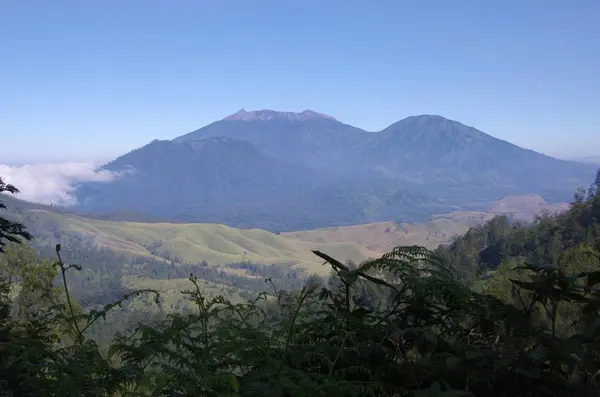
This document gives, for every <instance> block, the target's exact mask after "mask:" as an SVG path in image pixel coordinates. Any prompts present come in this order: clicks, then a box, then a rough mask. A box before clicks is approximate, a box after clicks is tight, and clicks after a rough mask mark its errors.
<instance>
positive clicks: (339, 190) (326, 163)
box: [77, 110, 596, 231]
mask: <svg viewBox="0 0 600 397" xmlns="http://www.w3.org/2000/svg"><path fill="white" fill-rule="evenodd" d="M307 112H308V113H307ZM236 115H237V116H236ZM229 118H230V119H228V118H227V117H226V118H225V119H224V120H219V121H215V122H213V123H210V124H208V125H207V126H205V127H203V128H201V129H199V130H196V131H193V132H191V133H188V134H185V135H182V136H179V137H177V138H175V139H172V140H170V141H153V142H151V143H150V144H148V145H146V146H144V147H142V148H140V149H136V150H134V151H132V152H130V153H127V154H125V155H124V156H120V157H119V158H117V159H115V160H114V161H112V162H110V163H108V164H106V165H105V166H103V169H109V170H111V171H115V172H122V171H124V170H130V171H131V170H136V172H133V173H132V172H130V173H127V174H126V177H125V178H118V179H117V180H115V181H112V182H109V183H102V184H100V183H95V184H94V183H87V184H82V185H81V186H80V187H79V188H78V190H77V198H78V201H79V204H78V206H79V209H80V210H82V211H87V212H98V211H102V212H103V213H113V214H114V213H119V212H122V213H132V212H135V211H138V212H140V213H142V214H144V215H150V216H154V217H156V216H159V215H160V217H161V218H166V219H167V220H171V221H178V222H216V223H225V224H228V225H230V226H235V227H260V228H266V229H268V230H271V231H290V230H299V229H313V228H317V227H327V226H345V225H351V224H356V223H368V222H378V221H390V220H392V221H404V222H407V221H411V222H412V221H417V220H423V219H427V217H429V216H431V215H432V214H434V213H441V212H452V211H457V210H469V209H470V210H476V209H484V208H487V207H488V206H489V205H490V204H491V203H492V202H494V201H496V200H499V199H502V198H504V197H506V196H510V195H522V194H538V195H540V196H541V197H542V198H543V199H544V200H547V201H549V202H564V201H569V200H570V199H571V198H572V193H573V192H574V191H576V189H577V188H578V187H579V186H581V185H584V184H585V183H586V181H588V180H590V179H592V178H593V175H594V174H595V171H596V167H595V166H592V165H587V164H583V163H577V162H568V161H563V160H558V159H554V158H552V157H549V156H545V155H543V154H541V153H538V152H535V151H532V150H529V149H523V148H520V147H518V146H516V145H514V144H512V143H510V142H507V141H504V140H501V139H498V138H495V137H493V136H491V135H489V134H486V133H484V132H482V131H479V130H477V129H476V128H474V127H470V126H467V125H465V124H462V123H460V122H458V121H454V120H450V119H446V118H444V117H442V116H439V115H418V116H411V117H408V118H405V119H403V120H400V121H398V122H396V123H393V124H391V125H390V126H388V127H387V128H385V129H383V130H381V131H379V132H366V131H364V130H362V129H360V128H357V127H353V126H351V125H348V124H344V123H342V122H340V121H337V120H335V119H333V118H330V117H329V116H323V115H321V114H318V113H316V112H314V111H305V112H301V113H293V112H276V111H272V110H261V111H254V112H247V111H245V110H243V111H240V112H237V113H235V114H234V115H232V116H229Z"/></svg>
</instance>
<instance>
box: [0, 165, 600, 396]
mask: <svg viewBox="0 0 600 397" xmlns="http://www.w3.org/2000/svg"><path fill="white" fill-rule="evenodd" d="M0 191H1V192H5V193H9V194H10V193H15V192H16V188H15V187H13V186H11V185H8V184H5V183H4V182H2V181H1V180H0ZM2 207H4V205H3V204H2ZM32 234H34V235H32ZM35 240H36V236H35V233H31V234H30V232H29V231H28V230H27V229H26V228H25V227H24V226H23V225H22V224H20V223H19V222H17V221H14V220H10V219H5V218H0V242H1V243H0V244H1V245H0V248H1V253H0V277H1V278H0V396H3V397H4V396H14V397H17V396H40V397H42V396H44V397H45V396H111V397H112V396H114V397H121V396H122V397H125V396H157V397H158V396H165V397H166V396H182V397H183V396H189V397H192V396H194V397H195V396H215V397H216V396H232V397H233V396H248V397H249V396H256V397H258V396H265V397H268V396H290V397H296V396H382V397H383V396H390V397H391V396H394V397H396V396H415V397H434V396H438V397H442V396H443V397H462V396H464V397H467V396H478V397H484V396H485V397H524V396H536V397H537V396H540V397H541V396H543V397H550V396H557V397H558V396H581V397H587V396H597V395H599V392H600V172H599V173H598V175H597V178H596V180H595V181H594V182H593V183H592V185H591V186H590V188H589V189H586V190H579V191H578V192H576V194H575V195H574V197H573V202H572V205H571V208H570V209H569V210H568V211H567V212H565V213H562V214H559V215H551V214H544V213H542V214H540V215H539V216H538V217H537V218H536V219H535V221H534V222H533V223H532V224H522V223H519V222H515V221H512V220H510V219H509V218H508V217H496V218H494V219H492V220H491V221H489V222H487V223H486V224H484V225H483V226H480V227H475V228H472V229H470V230H469V231H468V232H467V233H466V234H465V235H463V236H460V237H458V238H456V239H455V240H454V242H453V243H451V244H449V245H446V246H443V247H442V246H440V247H439V248H438V249H436V250H428V249H426V248H424V247H419V246H407V247H397V248H395V249H394V250H393V251H391V252H389V253H388V254H386V255H383V256H382V257H380V258H377V259H374V260H368V261H365V262H362V263H352V262H346V263H342V262H341V261H338V260H337V259H336V258H333V257H331V256H329V255H327V254H325V253H323V252H320V251H314V252H313V253H314V255H315V256H316V257H319V258H320V259H321V260H322V261H323V266H326V267H328V269H330V270H329V272H330V276H329V277H321V276H317V275H307V274H303V273H301V272H295V271H290V269H286V268H282V267H275V266H266V265H256V264H251V263H239V264H235V265H233V266H232V267H233V268H235V269H238V270H244V272H246V274H250V275H251V276H252V277H246V276H244V277H242V276H240V275H238V274H237V273H235V272H232V271H231V270H228V271H225V270H226V269H224V268H219V267H210V266H206V264H202V263H198V264H195V265H191V264H188V265H181V266H179V265H178V266H167V265H165V263H164V262H159V261H157V262H156V263H153V262H152V260H150V259H148V258H146V259H145V260H144V261H143V263H142V262H139V263H138V262H136V261H135V258H128V259H127V263H128V264H129V266H130V267H133V268H135V269H136V274H138V275H140V274H141V275H143V274H153V275H154V276H155V277H158V278H159V279H160V280H164V282H165V283H166V282H170V281H172V280H171V279H174V278H181V277H183V276H184V275H185V276H187V277H188V278H189V280H188V282H187V283H186V286H184V287H182V288H181V289H184V295H185V297H186V298H185V301H184V302H180V301H177V302H175V301H171V302H170V303H169V301H168V300H165V299H164V297H163V296H162V295H163V293H162V292H161V291H158V289H157V288H151V287H152V286H151V285H150V286H148V288H135V287H136V285H135V284H127V283H124V282H123V279H124V278H125V277H124V275H125V273H126V272H127V268H122V267H121V266H120V265H119V264H120V263H123V258H119V257H117V254H115V253H114V252H110V251H103V250H101V249H98V250H96V251H91V250H90V249H89V248H88V247H85V248H84V246H83V244H82V243H81V242H78V241H76V240H69V241H68V242H62V241H61V242H62V243H63V244H62V245H57V246H55V247H48V246H46V247H45V248H44V247H36V248H35V249H34V248H33V245H32V244H34V243H35ZM80 248H81V251H79V252H80V254H78V250H79V249H80ZM83 250H85V255H83V254H81V252H82V251H83ZM50 257H52V259H48V258H50ZM201 260H202V259H201V258H199V262H200V261H201ZM160 280H159V281H160ZM214 280H219V282H220V285H226V286H227V288H225V289H220V290H216V289H214V288H213V287H212V285H213V284H211V281H214ZM177 285H178V284H177ZM167 303H169V305H167Z"/></svg>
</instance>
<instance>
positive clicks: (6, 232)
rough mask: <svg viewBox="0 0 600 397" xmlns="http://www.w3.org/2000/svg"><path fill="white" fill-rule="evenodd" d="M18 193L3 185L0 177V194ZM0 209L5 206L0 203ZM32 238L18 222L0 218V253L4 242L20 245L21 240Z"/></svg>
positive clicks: (12, 188)
mask: <svg viewBox="0 0 600 397" xmlns="http://www.w3.org/2000/svg"><path fill="white" fill-rule="evenodd" d="M6 192H8V193H11V194H15V193H18V192H19V190H18V189H17V188H16V187H14V186H13V185H10V184H7V183H5V182H4V181H3V180H2V178H1V177H0V193H6ZM0 209H6V206H5V205H4V203H3V202H2V201H0ZM31 238H32V236H31V234H29V232H27V230H25V226H24V225H23V224H21V223H19V222H13V221H10V220H8V219H5V218H3V217H1V216H0V253H3V252H4V246H5V244H6V242H13V243H20V242H22V239H25V240H31Z"/></svg>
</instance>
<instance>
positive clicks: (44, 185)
mask: <svg viewBox="0 0 600 397" xmlns="http://www.w3.org/2000/svg"><path fill="white" fill-rule="evenodd" d="M118 176H119V174H118V173H114V172H110V171H105V170H103V171H97V170H96V167H95V165H94V164H93V163H91V162H83V163H73V162H71V163H40V164H28V165H23V166H9V165H3V164H0V177H2V179H3V180H4V182H6V183H10V184H11V185H14V186H15V187H16V188H17V189H19V191H20V193H18V194H17V195H16V197H18V198H20V199H21V200H25V201H30V202H34V203H40V204H55V205H61V206H69V205H73V204H75V203H76V202H77V200H76V198H75V196H74V195H73V193H74V191H75V187H74V184H75V183H78V182H108V181H111V180H113V179H115V178H117V177H118Z"/></svg>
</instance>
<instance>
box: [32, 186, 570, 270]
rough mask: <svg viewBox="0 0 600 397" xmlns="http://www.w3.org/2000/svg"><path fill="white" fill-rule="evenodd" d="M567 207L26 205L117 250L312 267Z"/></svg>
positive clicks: (529, 202) (531, 199) (525, 203)
mask: <svg viewBox="0 0 600 397" xmlns="http://www.w3.org/2000/svg"><path fill="white" fill-rule="evenodd" d="M563 207H564V205H563V206H561V205H559V206H556V205H548V203H546V202H545V201H544V200H543V199H541V197H539V196H534V195H529V196H519V197H516V196H513V197H509V198H506V199H504V200H501V201H500V202H498V203H495V204H494V205H492V207H490V209H489V211H488V212H477V211H460V212H454V213H451V214H443V215H438V216H435V217H433V219H432V220H430V221H428V222H421V223H413V224H406V223H403V224H395V223H393V222H380V223H371V224H363V225H356V226H347V227H335V228H325V229H316V230H310V231H301V232H289V233H281V234H280V235H277V234H273V233H270V232H268V231H265V230H261V229H236V228H232V227H228V226H225V225H219V224H199V223H194V224H176V223H139V222H118V221H103V220H95V219H89V218H83V217H79V216H74V215H69V214H61V213H57V212H54V211H49V210H47V209H43V208H27V210H26V211H27V212H28V213H30V214H32V215H34V216H35V217H36V218H39V219H42V220H48V221H54V222H56V223H57V224H58V225H59V226H60V231H61V233H63V234H76V235H79V236H82V237H85V238H88V239H90V240H92V241H94V242H95V244H97V245H99V246H102V247H106V248H109V249H111V250H115V251H120V252H128V253H133V254H136V255H148V256H150V255H154V256H158V257H162V258H174V257H178V258H179V259H181V261H182V262H186V263H199V262H201V261H206V262H208V263H209V264H227V263H232V262H242V261H250V262H253V263H260V264H281V265H293V266H300V267H303V268H306V269H307V270H308V271H309V272H317V273H323V272H328V269H327V268H325V267H323V266H322V265H321V261H320V260H319V259H317V257H316V256H315V255H313V254H312V252H311V250H312V249H318V250H320V251H324V252H326V253H327V254H329V255H331V256H333V257H335V258H338V259H340V260H342V261H346V260H350V259H352V260H354V261H361V260H365V259H367V258H369V257H376V256H380V255H381V254H382V253H384V252H387V251H389V250H390V249H391V248H393V247H394V246H398V245H412V244H417V245H424V246H427V247H430V248H435V247H437V245H439V244H442V243H446V242H448V241H450V240H451V239H452V238H453V237H454V236H456V235H459V234H463V233H465V232H466V231H467V230H468V229H469V228H470V227H472V226H475V225H478V224H481V223H483V222H485V221H487V220H489V219H491V218H492V217H493V216H494V215H495V214H497V213H512V214H514V215H516V216H517V217H519V218H529V217H531V216H532V215H533V214H536V213H539V212H540V211H541V210H542V209H549V210H559V209H562V208H563Z"/></svg>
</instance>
